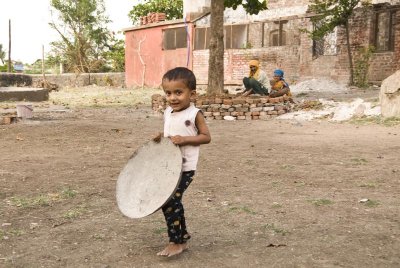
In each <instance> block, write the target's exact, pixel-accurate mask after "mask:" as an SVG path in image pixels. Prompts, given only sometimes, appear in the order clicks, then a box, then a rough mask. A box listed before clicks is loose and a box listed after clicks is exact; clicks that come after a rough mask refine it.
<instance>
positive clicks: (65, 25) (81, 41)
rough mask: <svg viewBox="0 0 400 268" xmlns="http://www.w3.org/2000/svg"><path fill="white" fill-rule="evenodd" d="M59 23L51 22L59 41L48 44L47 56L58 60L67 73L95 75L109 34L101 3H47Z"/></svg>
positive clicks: (92, 0) (88, 0)
mask: <svg viewBox="0 0 400 268" xmlns="http://www.w3.org/2000/svg"><path fill="white" fill-rule="evenodd" d="M51 6H52V8H53V11H55V12H56V13H57V15H58V17H59V20H60V23H59V24H58V23H56V22H51V23H49V24H50V26H51V27H52V28H53V29H55V30H56V31H57V32H58V33H59V35H60V37H61V40H60V41H55V42H52V43H51V45H52V52H53V53H52V54H53V55H51V57H53V58H57V57H61V60H62V62H64V63H65V64H66V69H67V71H73V72H97V71H101V70H102V69H104V65H105V64H106V59H105V58H104V53H105V52H106V51H108V48H109V41H110V40H111V38H112V35H111V32H110V31H109V30H108V29H107V27H106V25H107V23H108V22H110V20H109V19H108V17H107V16H106V15H104V11H105V7H104V1H103V0H51Z"/></svg>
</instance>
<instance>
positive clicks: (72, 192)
mask: <svg viewBox="0 0 400 268" xmlns="http://www.w3.org/2000/svg"><path fill="white" fill-rule="evenodd" d="M77 193H78V192H77V191H75V190H73V189H71V188H70V187H67V188H64V189H62V190H61V195H62V196H63V197H64V198H73V197H75V196H76V194H77Z"/></svg>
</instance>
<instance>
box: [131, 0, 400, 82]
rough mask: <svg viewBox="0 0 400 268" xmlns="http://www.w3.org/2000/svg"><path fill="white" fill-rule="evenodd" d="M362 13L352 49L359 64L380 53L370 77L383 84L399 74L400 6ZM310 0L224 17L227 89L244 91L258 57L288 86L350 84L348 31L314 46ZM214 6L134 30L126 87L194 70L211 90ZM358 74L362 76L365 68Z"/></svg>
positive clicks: (206, 0)
mask: <svg viewBox="0 0 400 268" xmlns="http://www.w3.org/2000/svg"><path fill="white" fill-rule="evenodd" d="M372 2H373V5H372V6H369V7H368V8H362V7H359V8H357V9H356V10H355V12H354V15H353V17H352V19H351V22H350V25H351V33H350V43H351V50H352V53H353V55H354V62H355V63H357V62H360V60H361V58H362V56H363V53H361V52H360V49H362V48H368V47H369V46H374V47H375V52H374V53H373V54H372V56H371V59H370V61H369V63H370V65H369V67H368V69H367V70H366V72H367V73H368V78H369V81H370V82H373V83H377V84H379V83H380V82H381V81H382V80H383V79H385V78H386V77H388V76H389V75H391V74H392V73H394V72H395V71H396V70H398V69H400V0H391V1H379V0H378V1H372ZM308 4H309V1H307V0H290V1H289V0H280V1H278V0H270V1H269V3H268V8H269V9H268V10H266V11H262V12H260V13H259V14H258V15H248V14H246V12H245V11H244V10H243V9H242V8H241V7H239V8H238V9H237V10H232V9H226V10H225V12H224V42H225V52H224V53H225V54H224V72H225V77H224V79H225V80H224V83H225V84H226V85H227V86H228V85H241V80H242V78H243V76H245V75H247V72H248V66H247V63H248V61H249V60H250V59H253V58H257V59H259V60H260V61H261V65H262V68H263V69H265V70H266V72H267V73H268V74H272V72H273V70H274V69H276V68H282V69H284V70H285V74H286V75H285V78H286V79H287V81H288V82H289V83H295V82H298V81H302V80H306V79H310V78H315V77H324V78H331V79H333V80H336V81H338V82H340V83H348V81H349V61H348V56H347V47H346V38H345V34H344V29H342V28H338V29H336V30H335V31H334V32H333V33H332V34H330V35H329V36H327V37H326V38H325V39H324V40H323V41H318V42H315V41H313V40H311V39H310V38H309V36H308V35H307V34H306V33H305V32H304V31H302V29H308V30H311V29H312V27H313V25H312V23H311V21H310V18H309V16H310V15H309V13H307V10H308ZM209 6H210V0H198V1H184V10H185V18H184V19H182V20H176V21H162V22H156V23H149V24H146V25H141V26H136V27H131V28H127V29H125V30H124V32H125V43H126V51H125V54H126V56H125V57H126V65H125V66H126V84H127V86H128V87H130V86H138V85H142V84H144V85H147V86H159V85H160V83H161V76H162V74H163V73H164V72H165V71H167V70H168V69H170V68H173V67H177V66H187V67H188V68H190V69H192V70H193V71H194V73H195V74H196V77H197V78H198V83H199V84H200V85H201V84H204V85H206V84H207V77H208V57H209V50H208V44H209V41H210V14H209V13H208V11H209ZM355 68H358V69H357V71H363V70H362V68H364V69H365V68H366V67H363V66H362V65H359V66H357V67H355Z"/></svg>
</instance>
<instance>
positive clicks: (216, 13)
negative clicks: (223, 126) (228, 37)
mask: <svg viewBox="0 0 400 268" xmlns="http://www.w3.org/2000/svg"><path fill="white" fill-rule="evenodd" d="M210 27H211V39H210V48H209V51H210V56H209V60H208V87H207V94H208V95H216V94H221V93H222V92H223V90H224V1H221V0H211V25H210Z"/></svg>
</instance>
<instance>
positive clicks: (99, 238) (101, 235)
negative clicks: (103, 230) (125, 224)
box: [92, 234, 106, 240]
mask: <svg viewBox="0 0 400 268" xmlns="http://www.w3.org/2000/svg"><path fill="white" fill-rule="evenodd" d="M92 238H93V239H95V240H104V239H105V238H106V236H105V235H103V234H94V235H92Z"/></svg>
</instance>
